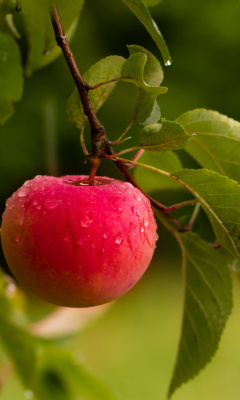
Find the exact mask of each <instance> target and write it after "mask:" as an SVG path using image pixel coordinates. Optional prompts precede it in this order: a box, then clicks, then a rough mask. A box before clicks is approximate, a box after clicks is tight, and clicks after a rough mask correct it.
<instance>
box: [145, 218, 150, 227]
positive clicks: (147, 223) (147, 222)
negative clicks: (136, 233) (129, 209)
mask: <svg viewBox="0 0 240 400" xmlns="http://www.w3.org/2000/svg"><path fill="white" fill-rule="evenodd" d="M148 225H149V221H148V220H147V219H146V220H145V221H144V226H145V228H147V227H148Z"/></svg>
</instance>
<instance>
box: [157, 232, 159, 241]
mask: <svg viewBox="0 0 240 400" xmlns="http://www.w3.org/2000/svg"><path fill="white" fill-rule="evenodd" d="M158 239H159V236H158V234H157V233H156V242H157V241H158Z"/></svg>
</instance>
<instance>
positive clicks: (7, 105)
mask: <svg viewBox="0 0 240 400" xmlns="http://www.w3.org/2000/svg"><path fill="white" fill-rule="evenodd" d="M22 92H23V76H22V66H21V57H20V51H19V48H18V46H17V44H16V42H15V39H14V38H13V36H12V35H11V34H10V33H8V32H0V123H1V124H3V123H4V122H5V121H6V120H7V119H8V118H9V117H10V116H11V114H12V113H13V111H14V108H13V103H14V102H15V101H18V100H20V98H21V97H22Z"/></svg>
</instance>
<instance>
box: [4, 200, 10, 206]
mask: <svg viewBox="0 0 240 400" xmlns="http://www.w3.org/2000/svg"><path fill="white" fill-rule="evenodd" d="M5 204H6V207H9V204H10V199H7V200H6V203H5Z"/></svg>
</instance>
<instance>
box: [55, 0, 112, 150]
mask: <svg viewBox="0 0 240 400" xmlns="http://www.w3.org/2000/svg"><path fill="white" fill-rule="evenodd" d="M51 20H52V26H53V29H54V32H55V38H56V42H57V44H58V46H59V47H60V48H61V50H62V52H63V55H64V57H65V59H66V61H67V64H68V67H69V69H70V72H71V74H72V76H73V79H74V81H75V84H76V86H77V89H78V92H79V96H80V99H81V102H82V105H83V111H84V114H85V115H86V116H87V118H88V120H89V123H90V126H91V141H92V153H93V156H94V157H95V158H96V157H101V156H102V155H103V154H104V152H105V147H106V146H107V145H108V143H109V140H108V139H107V136H106V131H105V129H104V127H103V126H102V124H101V123H100V121H99V119H98V118H97V116H96V114H95V112H94V110H93V107H92V105H91V102H90V99H89V96H88V91H89V86H88V85H87V83H86V82H85V81H84V79H83V77H82V75H81V73H80V71H79V68H78V66H77V63H76V61H75V58H74V56H73V54H72V51H71V48H70V46H69V43H68V40H67V38H66V35H65V32H64V29H63V26H62V23H61V19H60V16H59V13H58V10H57V7H56V3H55V2H53V6H52V9H51Z"/></svg>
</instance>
